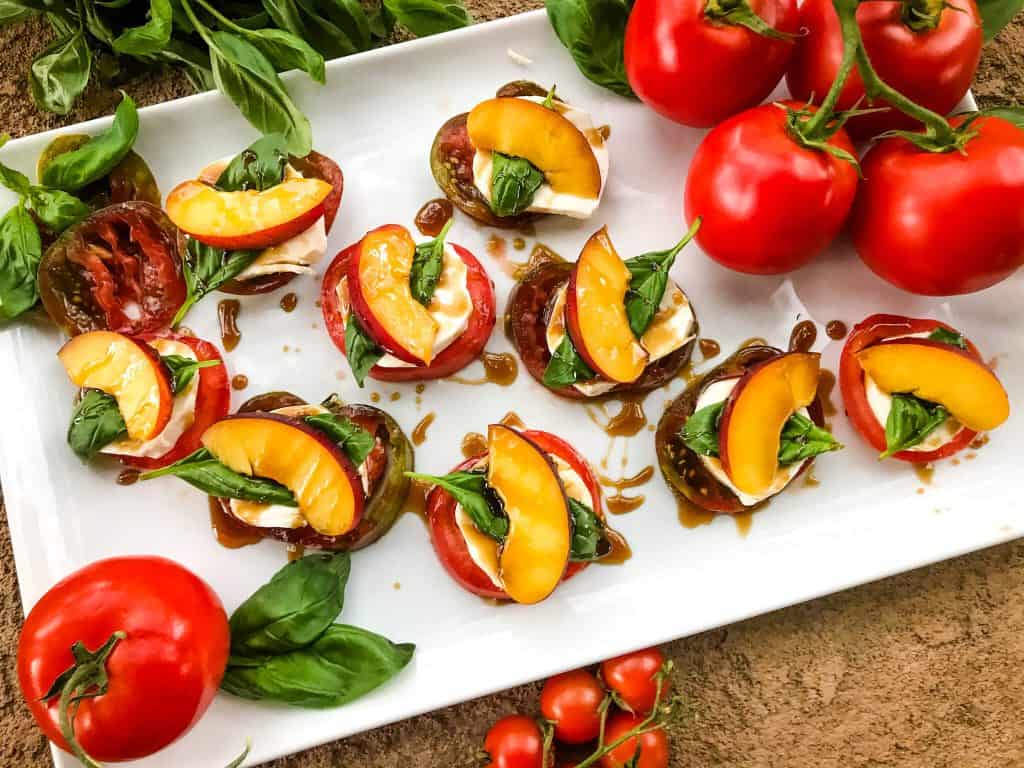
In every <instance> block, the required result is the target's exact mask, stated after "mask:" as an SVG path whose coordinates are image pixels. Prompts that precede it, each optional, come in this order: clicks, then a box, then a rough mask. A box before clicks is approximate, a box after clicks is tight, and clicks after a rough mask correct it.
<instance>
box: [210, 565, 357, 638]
mask: <svg viewBox="0 0 1024 768" xmlns="http://www.w3.org/2000/svg"><path fill="white" fill-rule="evenodd" d="M351 567H352V561H351V559H350V558H349V554H348V553H347V552H333V553H318V554H315V555H307V556H306V557H303V558H300V559H298V560H295V561H293V562H291V563H288V565H286V566H284V568H282V569H281V570H279V571H278V572H277V573H276V574H274V577H273V578H272V579H271V580H270V581H268V582H267V583H266V584H264V585H263V586H262V587H260V588H259V589H257V590H256V591H255V592H254V593H253V594H252V596H251V597H250V598H249V599H248V600H246V601H245V602H244V603H242V604H241V605H240V606H238V609H237V610H236V611H235V612H234V613H233V614H231V621H230V626H231V653H232V654H238V655H241V656H259V655H262V654H278V653H288V652H289V651H295V650H298V649H300V648H303V647H305V646H307V645H309V644H310V643H312V642H314V641H315V640H316V639H317V638H318V637H320V635H322V634H323V633H324V631H325V630H326V629H327V628H328V627H330V626H331V624H333V623H334V621H335V619H337V618H338V614H340V613H341V609H342V607H343V606H344V604H345V585H346V584H347V583H348V576H349V571H350V570H351Z"/></svg>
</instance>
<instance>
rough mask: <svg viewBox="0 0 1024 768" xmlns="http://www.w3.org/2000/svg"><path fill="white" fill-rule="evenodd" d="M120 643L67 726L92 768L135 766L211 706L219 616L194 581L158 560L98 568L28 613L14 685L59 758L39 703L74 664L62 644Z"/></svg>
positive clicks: (222, 639) (218, 660)
mask: <svg viewBox="0 0 1024 768" xmlns="http://www.w3.org/2000/svg"><path fill="white" fill-rule="evenodd" d="M118 630H122V631H124V632H125V633H126V637H125V638H124V639H123V640H121V641H120V642H119V643H118V645H117V646H116V647H115V648H114V650H113V652H112V653H111V655H110V657H109V659H108V661H107V670H108V672H109V675H110V687H109V689H108V691H107V693H106V694H104V695H102V696H99V697H96V698H93V699H85V700H83V701H82V703H81V708H80V709H79V711H78V715H77V716H76V717H75V720H74V725H75V734H76V736H77V737H78V741H79V742H80V743H81V745H82V747H83V748H84V749H85V751H86V752H88V753H89V754H90V755H92V756H93V757H94V758H95V759H97V760H99V761H101V762H115V761H123V760H135V759H139V758H142V757H146V756H147V755H151V754H153V753H154V752H156V751H158V750H160V749H163V748H164V747H166V746H167V745H168V744H170V743H171V742H173V741H175V740H176V739H177V738H178V737H180V736H181V735H183V734H184V733H185V732H186V731H188V730H189V729H190V728H191V727H192V726H193V725H194V724H195V723H196V722H197V721H198V720H199V718H200V717H202V715H203V713H204V712H205V711H206V708H207V707H208V706H209V704H210V702H211V701H212V700H213V697H214V694H216V693H217V688H218V686H219V685H220V681H221V677H223V675H224V669H225V667H226V665H227V658H228V646H229V644H230V637H229V632H228V622H227V615H226V614H225V613H224V607H223V606H222V605H221V602H220V599H219V598H218V597H217V595H216V594H215V593H214V592H213V590H212V589H211V588H210V587H209V586H208V585H207V584H206V583H205V582H204V581H202V580H201V579H200V578H199V577H198V576H196V575H195V574H193V573H191V572H190V571H188V570H186V569H185V568H183V567H182V566H180V565H178V564H177V563H175V562H172V561H171V560H166V559H164V558H161V557H116V558H111V559H109V560H99V561H97V562H95V563H92V564H91V565H88V566H86V567H85V568H83V569H81V570H79V571H76V572H75V573H73V574H71V575H70V576H68V577H67V578H66V579H64V580H63V581H61V582H59V583H58V584H56V585H54V586H53V587H52V588H51V589H50V590H49V591H48V592H47V593H46V594H45V595H43V597H42V598H41V599H40V600H39V602H38V603H36V605H35V606H34V607H33V608H32V610H31V611H30V612H29V615H28V618H26V619H25V624H24V626H23V627H22V630H21V638H20V640H19V643H18V682H19V683H20V685H21V692H22V694H23V695H24V697H25V701H26V703H27V705H28V707H29V709H30V710H31V712H32V716H33V717H34V718H35V720H36V722H37V723H38V724H39V726H40V727H41V728H42V729H43V732H44V733H45V734H46V736H47V738H49V739H50V740H51V741H53V742H54V743H55V744H57V745H58V746H60V747H61V748H62V749H65V750H67V749H68V745H67V744H66V743H65V741H64V738H63V737H62V736H61V733H60V726H59V725H58V707H57V700H56V699H51V700H49V701H48V702H41V701H39V697H40V696H42V695H44V694H45V693H46V692H47V691H48V690H49V688H50V686H51V685H52V683H53V682H54V680H56V678H57V676H58V675H60V674H61V673H62V672H64V671H65V670H66V669H68V668H69V667H70V666H71V665H72V664H73V662H74V659H73V657H72V655H71V644H72V643H74V642H76V641H80V642H82V643H83V644H84V645H85V646H86V647H87V648H88V649H89V650H91V651H93V650H96V649H97V648H99V647H100V646H102V645H103V643H105V642H106V641H107V639H108V638H109V637H110V636H111V635H112V634H113V633H114V632H115V631H118Z"/></svg>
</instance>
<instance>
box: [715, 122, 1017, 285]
mask: <svg viewBox="0 0 1024 768" xmlns="http://www.w3.org/2000/svg"><path fill="white" fill-rule="evenodd" d="M950 122H951V124H952V125H954V126H959V125H961V124H962V123H963V118H954V119H953V120H951V121H950ZM970 128H971V130H974V131H976V132H977V135H976V136H975V137H974V138H972V139H971V140H970V141H968V142H967V144H966V146H965V147H964V151H963V152H957V151H947V152H928V151H925V150H922V149H919V148H917V147H915V146H914V145H913V144H912V143H911V142H909V141H907V140H906V139H904V138H902V137H893V138H889V139H884V140H882V141H880V142H879V143H877V144H875V145H874V146H873V147H872V148H871V149H870V150H868V152H867V154H866V155H865V156H864V159H863V161H862V168H863V171H864V182H863V183H862V184H861V187H860V191H859V192H858V194H857V200H856V203H855V204H854V207H853V212H852V214H851V216H850V234H851V236H852V238H853V244H854V246H855V247H856V249H857V253H858V254H859V255H860V257H861V259H863V260H864V263H865V264H867V265H868V266H869V267H870V268H871V269H872V270H874V272H875V273H876V274H877V275H879V276H880V277H882V278H884V279H886V280H888V281H889V282H890V283H892V284H893V285H896V286H898V287H900V288H902V289H904V290H906V291H910V292H911V293H919V294H925V295H929V296H952V295H956V294H961V293H971V292H973V291H980V290H981V289H983V288H988V287H989V286H991V285H995V284H996V283H998V282H1000V281H1001V280H1004V279H1006V278H1007V277H1009V276H1010V275H1011V274H1013V272H1014V271H1015V270H1016V269H1017V268H1018V267H1019V266H1021V264H1024V131H1022V130H1021V129H1020V128H1017V127H1016V126H1015V125H1013V124H1012V123H1010V122H1009V121H1007V120H1003V119H1002V118H998V117H982V118H979V119H978V120H976V121H975V122H974V123H973V124H972V125H971V126H970ZM702 232H703V228H702Z"/></svg>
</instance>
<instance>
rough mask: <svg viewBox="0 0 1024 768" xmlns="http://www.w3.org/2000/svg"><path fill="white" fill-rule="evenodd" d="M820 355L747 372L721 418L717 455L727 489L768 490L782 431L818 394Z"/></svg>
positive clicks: (788, 357) (788, 358) (785, 358)
mask: <svg viewBox="0 0 1024 768" xmlns="http://www.w3.org/2000/svg"><path fill="white" fill-rule="evenodd" d="M820 365H821V360H820V355H818V354H814V353H810V352H790V353H788V354H785V355H780V356H779V357H775V358H772V359H771V360H767V361H765V362H764V363H762V364H760V365H759V366H757V367H756V368H753V369H752V370H751V371H749V372H748V373H747V374H746V375H745V376H744V377H743V378H741V379H740V381H739V383H737V384H736V388H735V389H733V391H732V394H730V395H729V400H728V401H727V402H726V405H725V410H724V411H723V412H722V420H721V424H720V427H719V450H720V454H721V459H722V468H723V469H724V470H725V472H726V474H728V475H729V479H730V480H732V482H733V485H735V486H736V487H737V488H739V489H740V490H741V491H743V492H744V493H748V494H750V495H751V496H759V495H763V494H765V493H768V491H769V490H770V489H771V487H772V483H773V482H774V480H775V474H776V472H778V470H779V443H780V441H781V435H782V427H783V426H784V425H785V424H786V421H787V420H788V419H789V417H790V416H792V415H793V414H794V413H796V412H797V411H798V410H800V409H801V408H806V407H807V406H808V405H810V404H811V403H812V402H814V398H815V397H816V396H817V393H818V370H819V368H820Z"/></svg>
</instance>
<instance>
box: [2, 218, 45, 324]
mask: <svg viewBox="0 0 1024 768" xmlns="http://www.w3.org/2000/svg"><path fill="white" fill-rule="evenodd" d="M42 257H43V244H42V240H41V239H40V237H39V228H38V227H36V223H35V222H34V221H33V220H32V217H31V216H29V214H28V211H27V210H26V209H25V205H24V203H21V202H19V203H18V204H17V205H16V206H14V207H13V208H11V209H10V210H9V211H8V212H7V213H6V214H4V217H3V218H2V219H0V320H13V319H14V318H15V317H17V316H18V315H20V314H21V313H22V312H25V311H26V310H29V309H31V308H32V307H33V306H35V303H36V301H38V300H39V291H38V288H37V287H36V273H37V272H38V271H39V261H40V260H41V259H42Z"/></svg>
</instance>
